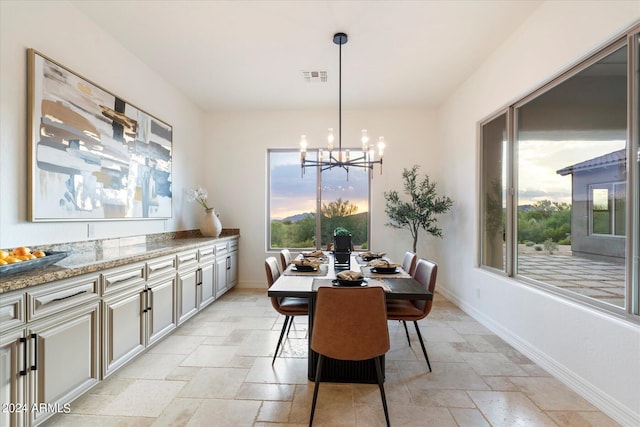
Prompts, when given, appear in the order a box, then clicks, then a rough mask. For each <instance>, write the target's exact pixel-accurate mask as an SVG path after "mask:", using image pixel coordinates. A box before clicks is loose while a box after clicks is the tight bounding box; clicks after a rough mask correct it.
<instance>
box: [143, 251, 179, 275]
mask: <svg viewBox="0 0 640 427" xmlns="http://www.w3.org/2000/svg"><path fill="white" fill-rule="evenodd" d="M175 272H176V257H175V256H173V255H171V256H166V257H163V258H158V259H154V260H151V261H147V280H151V279H155V278H156V277H160V276H162V275H164V274H167V273H175Z"/></svg>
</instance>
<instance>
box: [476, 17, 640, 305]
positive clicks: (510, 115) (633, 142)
mask: <svg viewBox="0 0 640 427" xmlns="http://www.w3.org/2000/svg"><path fill="white" fill-rule="evenodd" d="M639 29H640V27H636V28H635V29H634V30H632V31H630V32H629V34H628V35H627V37H624V38H621V39H619V40H618V41H616V42H614V43H612V44H611V45H610V46H608V47H606V48H604V49H603V50H602V51H601V52H598V53H597V54H595V55H594V56H593V57H592V58H591V59H589V60H586V61H584V62H583V63H582V64H579V65H578V66H576V67H574V68H573V69H572V70H569V71H567V72H566V73H565V74H564V75H562V76H560V77H558V78H557V79H555V80H553V81H551V82H549V83H548V84H546V85H545V86H543V87H541V88H540V89H538V90H537V91H535V92H533V93H531V94H530V95H528V96H526V97H524V98H523V99H521V100H519V101H517V102H515V103H514V104H513V105H511V106H510V107H508V108H506V109H504V110H501V111H499V112H498V113H496V114H494V115H493V116H491V117H490V118H488V119H486V120H485V121H483V122H481V123H480V151H481V153H480V159H481V167H480V186H481V188H480V194H481V197H480V222H481V223H480V236H479V237H480V247H479V250H480V253H479V262H480V265H481V266H482V267H489V268H491V269H494V270H496V269H497V270H499V271H501V272H502V273H503V274H505V275H507V276H510V277H514V278H516V279H518V280H520V281H523V282H526V283H530V284H532V285H534V286H537V287H539V288H542V289H546V290H549V291H552V292H554V293H556V294H560V295H564V296H567V297H570V298H572V299H574V300H578V301H582V302H585V303H588V304H590V305H593V306H597V307H600V308H602V309H605V310H608V311H613V312H617V313H628V314H634V315H638V314H640V313H639V307H638V306H639V304H638V302H637V301H638V300H640V298H639V297H638V295H639V290H638V275H639V273H638V271H637V270H638V266H637V265H634V264H633V263H632V260H633V259H634V257H636V258H637V257H638V255H639V254H638V252H639V251H640V248H639V247H638V244H635V243H634V236H635V238H636V239H637V236H638V233H639V230H638V229H639V228H640V225H639V224H638V223H637V222H634V221H628V220H627V218H638V215H639V212H638V211H639V210H640V206H639V204H638V202H637V201H638V199H639V198H640V182H639V180H638V178H637V176H638V173H639V172H638V170H637V169H638V167H637V165H633V163H631V162H633V161H635V160H636V156H638V157H639V158H640V151H639V150H638V124H639V123H638V117H639V111H638V109H639V106H638V101H637V99H638V97H639V93H638V92H639V84H638V82H637V79H638V77H637V76H638V75H639V73H640V65H639V64H638V61H637V60H636V61H634V62H633V66H632V67H630V66H629V64H630V62H629V60H628V58H629V57H631V58H635V57H637V55H638V50H639V49H638V46H637V44H638V37H639V36H638V31H639ZM628 46H633V47H634V50H635V51H634V53H633V55H630V52H629V50H630V49H628ZM634 79H635V80H634ZM633 81H635V83H632V82H633ZM634 100H635V101H634ZM629 108H631V112H630V111H629ZM629 153H633V154H632V155H631V156H632V157H631V161H629V160H628V157H629ZM634 176H635V178H634ZM628 194H630V195H631V196H632V198H631V199H630V200H634V201H635V203H634V204H631V203H627V197H628ZM629 296H631V298H629Z"/></svg>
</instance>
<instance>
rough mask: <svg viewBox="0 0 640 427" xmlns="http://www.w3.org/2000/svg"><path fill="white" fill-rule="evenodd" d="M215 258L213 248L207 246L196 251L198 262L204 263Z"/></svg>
mask: <svg viewBox="0 0 640 427" xmlns="http://www.w3.org/2000/svg"><path fill="white" fill-rule="evenodd" d="M215 257H216V248H215V246H207V247H205V248H200V249H198V261H200V262H206V261H209V260H213V259H214V258H215Z"/></svg>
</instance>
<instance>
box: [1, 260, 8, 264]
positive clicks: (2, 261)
mask: <svg viewBox="0 0 640 427" xmlns="http://www.w3.org/2000/svg"><path fill="white" fill-rule="evenodd" d="M7 264H8V262H7V261H5V260H4V259H0V265H7Z"/></svg>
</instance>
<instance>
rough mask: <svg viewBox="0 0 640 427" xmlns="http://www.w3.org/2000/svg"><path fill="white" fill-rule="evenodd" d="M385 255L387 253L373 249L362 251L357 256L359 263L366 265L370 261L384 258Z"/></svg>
mask: <svg viewBox="0 0 640 427" xmlns="http://www.w3.org/2000/svg"><path fill="white" fill-rule="evenodd" d="M385 255H387V254H386V253H385V252H371V251H366V252H360V253H359V254H358V255H357V256H356V260H357V261H358V263H359V264H363V265H364V264H366V263H367V262H369V261H373V260H376V259H382V258H383V257H384V256H385Z"/></svg>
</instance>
